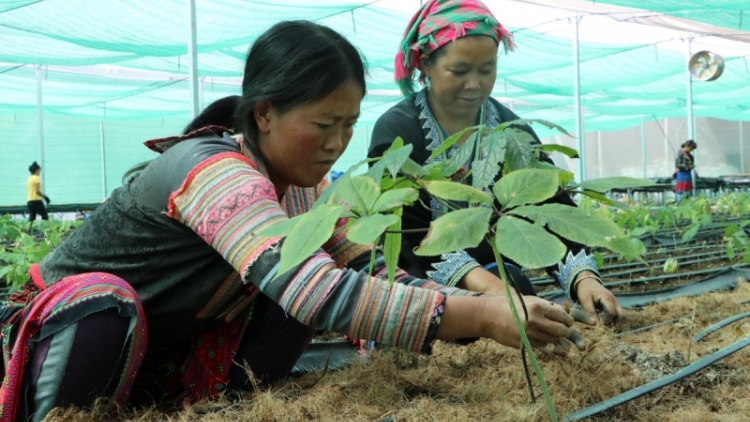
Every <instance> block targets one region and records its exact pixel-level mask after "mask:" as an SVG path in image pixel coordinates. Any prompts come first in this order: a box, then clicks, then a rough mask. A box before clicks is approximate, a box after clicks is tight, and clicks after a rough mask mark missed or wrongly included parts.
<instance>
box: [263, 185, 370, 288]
mask: <svg viewBox="0 0 750 422" xmlns="http://www.w3.org/2000/svg"><path fill="white" fill-rule="evenodd" d="M366 179H367V180H369V181H370V182H372V179H370V178H366ZM372 183H374V182H372ZM345 209H346V208H344V207H342V206H341V205H337V204H324V205H321V206H320V207H318V208H315V209H313V210H311V211H308V212H306V213H304V214H302V215H301V216H300V219H299V222H298V223H297V224H296V225H295V226H294V228H293V229H292V230H291V232H290V233H289V235H288V236H287V237H286V240H284V243H283V244H282V245H281V261H280V262H279V271H278V273H277V275H281V274H284V273H286V272H287V271H289V270H291V269H292V268H294V267H295V266H296V265H298V264H300V263H301V262H302V261H304V260H306V259H307V258H309V257H310V256H311V255H312V254H313V253H314V252H315V251H316V250H318V248H320V247H321V246H323V244H324V243H325V242H326V241H327V240H328V239H330V238H331V235H332V234H333V230H334V229H335V227H336V220H338V218H339V216H340V215H341V213H343V212H344V210H345Z"/></svg>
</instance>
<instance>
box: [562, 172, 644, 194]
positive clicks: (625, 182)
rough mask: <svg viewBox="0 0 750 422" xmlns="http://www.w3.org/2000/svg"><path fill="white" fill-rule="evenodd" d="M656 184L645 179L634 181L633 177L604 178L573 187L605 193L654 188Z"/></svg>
mask: <svg viewBox="0 0 750 422" xmlns="http://www.w3.org/2000/svg"><path fill="white" fill-rule="evenodd" d="M655 185H656V183H654V182H652V181H650V180H646V179H636V178H633V177H624V176H617V177H606V178H604V179H594V180H587V181H585V182H582V183H580V184H579V185H577V186H575V187H580V188H583V189H589V190H593V191H597V192H607V191H610V190H612V189H626V188H638V187H644V186H655Z"/></svg>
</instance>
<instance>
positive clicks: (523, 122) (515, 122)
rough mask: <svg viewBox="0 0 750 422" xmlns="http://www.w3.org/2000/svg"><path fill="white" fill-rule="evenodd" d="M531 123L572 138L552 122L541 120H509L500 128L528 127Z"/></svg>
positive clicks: (562, 128)
mask: <svg viewBox="0 0 750 422" xmlns="http://www.w3.org/2000/svg"><path fill="white" fill-rule="evenodd" d="M531 123H539V124H540V125H544V126H546V127H547V128H548V129H557V131H558V132H560V133H564V134H566V135H568V136H570V137H571V138H572V137H573V135H571V134H570V133H568V131H567V130H566V129H565V128H564V127H562V126H560V125H558V124H556V123H552V122H550V121H548V120H543V119H517V120H511V121H510V122H504V123H502V125H501V126H502V127H509V126H513V125H518V126H522V125H528V124H531Z"/></svg>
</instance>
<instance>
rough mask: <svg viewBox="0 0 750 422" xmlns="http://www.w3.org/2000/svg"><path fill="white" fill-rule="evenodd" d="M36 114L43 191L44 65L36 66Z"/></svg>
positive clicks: (44, 172) (44, 170)
mask: <svg viewBox="0 0 750 422" xmlns="http://www.w3.org/2000/svg"><path fill="white" fill-rule="evenodd" d="M36 115H37V126H38V127H39V165H40V166H42V169H43V171H42V177H41V179H42V192H45V191H46V189H47V184H46V183H45V180H46V178H45V175H46V174H47V169H46V167H45V165H44V105H43V103H42V66H36Z"/></svg>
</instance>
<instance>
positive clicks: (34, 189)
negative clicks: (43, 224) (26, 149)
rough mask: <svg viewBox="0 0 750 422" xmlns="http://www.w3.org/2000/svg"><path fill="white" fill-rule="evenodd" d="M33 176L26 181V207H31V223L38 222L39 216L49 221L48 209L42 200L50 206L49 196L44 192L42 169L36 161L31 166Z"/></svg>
mask: <svg viewBox="0 0 750 422" xmlns="http://www.w3.org/2000/svg"><path fill="white" fill-rule="evenodd" d="M29 172H30V173H31V176H29V178H28V179H26V201H28V202H26V205H27V206H28V207H29V221H34V220H36V216H37V214H39V216H40V217H42V220H49V217H48V216H47V208H45V207H44V202H42V199H44V200H45V201H47V204H49V196H47V195H45V194H44V193H43V192H42V179H41V178H40V177H39V175H40V174H41V173H42V167H41V166H40V165H39V164H37V163H36V161H34V162H33V163H32V164H31V165H30V166H29Z"/></svg>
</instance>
